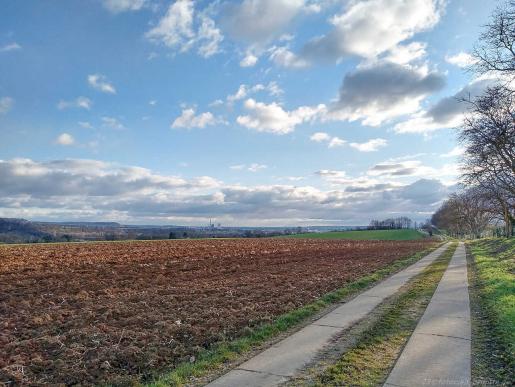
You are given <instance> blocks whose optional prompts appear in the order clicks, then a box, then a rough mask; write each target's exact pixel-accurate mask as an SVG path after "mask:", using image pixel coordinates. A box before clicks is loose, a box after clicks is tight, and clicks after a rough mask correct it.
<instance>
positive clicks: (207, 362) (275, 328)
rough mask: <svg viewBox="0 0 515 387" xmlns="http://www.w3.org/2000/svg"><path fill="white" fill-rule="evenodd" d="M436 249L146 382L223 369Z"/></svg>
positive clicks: (169, 382) (157, 385)
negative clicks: (231, 362) (227, 364)
mask: <svg viewBox="0 0 515 387" xmlns="http://www.w3.org/2000/svg"><path fill="white" fill-rule="evenodd" d="M435 249H436V247H435V248H431V249H426V250H424V251H421V252H418V253H416V254H414V255H412V256H410V257H408V258H406V259H401V260H398V261H396V262H394V263H392V264H391V265H389V266H387V267H385V268H382V269H379V270H377V271H375V272H373V273H371V274H369V275H367V276H364V277H361V278H359V279H357V280H356V281H353V282H350V283H348V284H346V285H345V286H344V287H342V288H340V289H338V290H336V291H333V292H330V293H327V294H326V295H324V296H323V297H321V298H320V299H318V300H317V301H315V302H313V303H310V304H307V305H305V306H303V307H301V308H298V309H295V310H293V311H291V312H288V313H286V314H283V315H281V316H279V317H278V318H277V319H276V320H274V321H273V322H272V323H269V324H264V325H262V326H260V327H257V328H255V329H253V330H250V331H247V333H246V334H245V335H244V336H243V337H240V338H238V339H236V340H233V341H229V342H222V343H219V344H216V345H214V346H213V347H212V348H210V349H206V350H203V351H202V352H200V353H199V354H198V356H197V358H196V359H195V361H194V362H191V363H182V364H179V365H178V366H177V367H175V369H174V370H172V371H170V372H168V373H166V374H164V375H161V376H159V377H157V378H156V379H155V380H154V381H153V382H151V383H148V384H147V386H149V387H163V386H182V385H184V384H185V383H187V382H188V381H190V380H192V379H194V378H200V377H202V376H204V375H206V374H208V373H210V372H214V371H216V370H221V369H222V368H223V365H224V364H225V363H227V362H230V361H234V360H235V359H237V358H238V357H239V356H240V355H242V354H244V353H246V352H248V351H250V350H252V349H254V348H256V347H257V346H259V345H262V344H264V343H265V342H266V341H267V340H270V339H272V338H274V337H276V336H277V335H279V334H281V333H283V332H285V331H287V330H289V329H291V328H293V327H295V326H297V325H299V324H301V323H302V322H304V321H306V320H307V319H308V318H310V317H312V316H314V315H315V314H316V313H318V312H320V311H322V310H323V309H325V308H327V307H329V306H330V305H332V304H334V303H336V302H339V301H342V300H344V299H346V298H348V297H350V296H352V295H354V294H356V293H359V292H360V291H363V290H364V289H366V288H368V287H370V286H371V285H373V284H374V283H376V282H378V281H380V280H382V279H384V278H386V277H388V276H389V275H391V274H393V273H396V272H398V271H400V270H402V269H403V268H405V267H407V266H409V265H411V264H413V263H415V262H416V261H418V260H419V259H421V258H422V257H423V256H425V255H427V254H429V253H430V252H431V251H433V250H435Z"/></svg>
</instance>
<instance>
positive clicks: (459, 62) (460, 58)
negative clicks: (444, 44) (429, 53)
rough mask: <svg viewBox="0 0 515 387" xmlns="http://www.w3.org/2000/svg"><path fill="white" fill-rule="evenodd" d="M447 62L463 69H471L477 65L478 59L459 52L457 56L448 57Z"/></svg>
mask: <svg viewBox="0 0 515 387" xmlns="http://www.w3.org/2000/svg"><path fill="white" fill-rule="evenodd" d="M445 61H446V62H448V63H450V64H452V65H455V66H458V67H461V68H464V67H469V66H471V65H473V64H474V63H476V59H475V58H474V57H473V56H472V55H470V54H469V53H466V52H459V53H457V54H455V55H447V56H446V57H445Z"/></svg>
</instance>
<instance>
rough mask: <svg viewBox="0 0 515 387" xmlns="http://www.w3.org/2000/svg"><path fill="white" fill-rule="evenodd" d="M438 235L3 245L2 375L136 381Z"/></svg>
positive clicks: (7, 378) (38, 380) (41, 380)
mask: <svg viewBox="0 0 515 387" xmlns="http://www.w3.org/2000/svg"><path fill="white" fill-rule="evenodd" d="M431 243H432V242H429V241H426V240H422V241H405V242H393V241H392V242H380V241H366V242H362V241H344V240H330V241H323V240H301V239H299V240H296V239H240V240H179V241H155V242H115V243H87V244H86V243H84V244H80V243H76V244H55V245H42V244H41V245H23V246H22V245H18V246H1V247H0V382H12V383H14V384H48V383H50V384H55V383H65V384H75V383H80V384H96V383H105V382H107V383H122V384H126V383H128V382H129V381H131V380H133V381H134V380H138V379H140V378H142V377H143V378H144V377H145V376H148V372H149V371H156V370H165V369H169V368H173V365H174V364H177V363H178V362H181V361H185V360H188V359H190V357H191V356H194V355H195V354H196V353H197V352H198V350H199V349H201V348H203V347H207V346H209V345H210V344H212V343H214V342H216V341H219V340H222V339H227V338H234V337H237V336H238V335H241V334H242V333H243V332H244V331H245V327H247V326H255V325H257V324H260V323H263V322H266V321H270V320H271V319H273V318H274V317H275V316H277V315H279V314H281V313H284V312H286V311H288V310H290V309H293V308H295V307H299V306H301V305H304V304H306V303H309V302H311V301H313V300H314V299H315V298H317V297H319V296H321V295H322V294H324V293H327V292H329V291H331V290H334V289H336V288H339V287H341V286H342V285H343V284H344V283H345V282H347V281H349V280H352V279H355V278H356V277H359V276H362V275H365V274H368V273H370V272H371V271H373V270H375V269H378V268H380V267H384V266H386V265H387V264H389V263H391V262H393V261H395V260H397V259H399V258H402V257H406V256H409V255H410V254H412V253H415V252H417V251H420V250H422V249H425V248H427V247H429V246H430V245H431Z"/></svg>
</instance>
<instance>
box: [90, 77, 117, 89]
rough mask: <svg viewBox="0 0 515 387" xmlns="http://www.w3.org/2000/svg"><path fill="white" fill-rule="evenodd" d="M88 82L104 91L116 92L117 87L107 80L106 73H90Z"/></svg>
mask: <svg viewBox="0 0 515 387" xmlns="http://www.w3.org/2000/svg"><path fill="white" fill-rule="evenodd" d="M88 83H89V85H90V86H91V87H92V88H94V89H96V90H99V91H101V92H103V93H108V94H116V89H115V88H114V86H113V85H112V84H111V83H110V82H109V81H108V80H107V78H106V76H105V75H102V74H91V75H88Z"/></svg>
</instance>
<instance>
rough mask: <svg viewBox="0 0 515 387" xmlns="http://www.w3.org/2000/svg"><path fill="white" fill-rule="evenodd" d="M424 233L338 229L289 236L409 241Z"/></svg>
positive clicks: (421, 236)
mask: <svg viewBox="0 0 515 387" xmlns="http://www.w3.org/2000/svg"><path fill="white" fill-rule="evenodd" d="M423 237H424V234H422V233H421V232H419V231H417V230H410V229H408V230H361V231H337V232H321V233H315V232H310V233H305V234H295V235H290V236H288V238H313V239H354V240H383V241H409V240H415V239H421V238H423Z"/></svg>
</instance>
